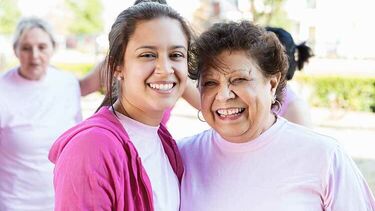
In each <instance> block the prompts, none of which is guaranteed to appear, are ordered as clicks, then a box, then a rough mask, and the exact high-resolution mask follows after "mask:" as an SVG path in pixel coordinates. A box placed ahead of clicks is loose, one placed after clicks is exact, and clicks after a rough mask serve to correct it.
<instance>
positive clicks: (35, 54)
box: [14, 28, 53, 80]
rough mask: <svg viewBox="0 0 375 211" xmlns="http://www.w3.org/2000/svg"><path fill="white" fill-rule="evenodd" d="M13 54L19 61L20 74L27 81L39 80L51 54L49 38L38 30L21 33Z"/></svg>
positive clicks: (51, 48) (33, 29)
mask: <svg viewBox="0 0 375 211" xmlns="http://www.w3.org/2000/svg"><path fill="white" fill-rule="evenodd" d="M14 51H15V54H16V56H17V58H18V59H19V61H20V65H21V67H20V72H19V73H20V74H21V76H22V77H24V78H26V79H29V80H40V79H41V78H42V77H43V76H44V75H45V74H46V71H47V68H48V66H49V61H50V58H51V56H52V54H53V45H52V40H51V38H50V36H49V35H48V34H47V33H46V32H45V31H43V30H42V29H40V28H31V29H28V30H26V31H24V32H23V34H22V35H21V37H20V39H19V41H18V44H17V45H16V47H15V49H14Z"/></svg>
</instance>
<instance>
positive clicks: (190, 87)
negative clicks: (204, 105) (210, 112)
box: [182, 80, 201, 110]
mask: <svg viewBox="0 0 375 211" xmlns="http://www.w3.org/2000/svg"><path fill="white" fill-rule="evenodd" d="M182 97H183V98H184V99H185V100H186V101H187V102H188V103H189V104H190V105H192V106H193V107H194V108H196V109H198V110H200V109H201V97H200V93H199V90H198V88H197V87H196V86H195V84H194V82H193V81H191V80H188V81H187V83H186V88H185V91H184V93H183V94H182Z"/></svg>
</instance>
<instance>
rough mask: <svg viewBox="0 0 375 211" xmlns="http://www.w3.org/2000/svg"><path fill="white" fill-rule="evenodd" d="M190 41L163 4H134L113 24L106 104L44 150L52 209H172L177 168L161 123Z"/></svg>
mask: <svg viewBox="0 0 375 211" xmlns="http://www.w3.org/2000/svg"><path fill="white" fill-rule="evenodd" d="M190 41H191V35H190V31H189V29H188V27H187V25H186V23H185V22H184V20H183V19H182V17H181V16H180V15H179V14H178V13H177V12H175V11H174V10H173V9H171V8H170V7H168V6H167V5H162V4H159V3H151V2H145V3H140V4H137V5H134V6H132V7H129V8H128V9H126V10H124V11H123V12H122V13H121V14H120V15H119V16H118V17H117V19H116V21H115V23H114V24H113V25H112V29H111V32H110V34H109V45H110V50H109V53H108V56H107V61H108V68H107V70H108V74H107V76H108V77H107V79H108V80H107V82H106V84H107V85H108V87H107V89H106V90H108V93H107V94H106V99H107V100H106V102H105V103H104V104H105V105H103V106H102V107H101V108H100V110H99V111H98V112H97V113H96V114H95V115H93V116H92V117H91V118H89V119H87V120H86V121H84V122H83V123H81V124H79V125H78V126H76V127H74V128H72V129H70V130H68V131H67V132H66V133H64V134H63V135H62V136H61V137H60V138H59V139H58V140H57V141H56V143H55V144H54V146H53V147H52V149H51V151H50V155H49V158H50V160H51V161H52V162H54V163H55V164H56V167H55V179H54V185H55V192H56V207H55V209H56V210H137V211H142V210H163V211H164V210H166V211H167V210H178V209H179V204H180V194H179V181H180V180H181V177H182V174H183V166H182V162H181V159H180V156H179V153H178V150H177V147H176V144H175V142H174V140H173V139H172V137H171V136H170V134H169V133H168V131H167V130H166V128H165V127H164V126H163V125H161V124H160V122H161V120H162V117H163V113H164V111H165V110H166V109H168V108H170V107H172V106H173V105H174V104H175V103H176V101H177V99H178V98H179V97H180V96H181V95H182V93H183V91H184V89H185V86H186V81H187V70H188V65H189V61H190V56H189V50H190V47H189V46H190Z"/></svg>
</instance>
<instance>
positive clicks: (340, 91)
mask: <svg viewBox="0 0 375 211" xmlns="http://www.w3.org/2000/svg"><path fill="white" fill-rule="evenodd" d="M296 80H297V81H299V82H300V83H303V84H306V85H308V86H309V87H311V89H312V90H311V91H312V93H311V95H310V99H309V100H310V104H311V105H312V106H316V107H331V108H332V107H333V108H343V109H347V110H355V111H372V112H375V77H359V76H340V77H339V76H307V75H302V74H301V75H298V77H296Z"/></svg>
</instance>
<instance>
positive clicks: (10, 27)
mask: <svg viewBox="0 0 375 211" xmlns="http://www.w3.org/2000/svg"><path fill="white" fill-rule="evenodd" d="M20 16H21V12H20V11H19V9H18V6H17V1H15V0H0V33H3V34H8V35H9V34H12V33H13V32H14V29H15V26H16V24H17V21H18V19H19V18H20Z"/></svg>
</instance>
